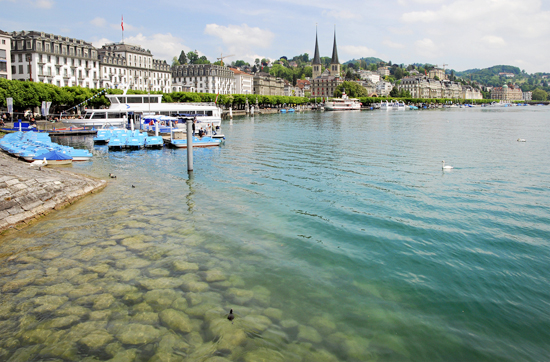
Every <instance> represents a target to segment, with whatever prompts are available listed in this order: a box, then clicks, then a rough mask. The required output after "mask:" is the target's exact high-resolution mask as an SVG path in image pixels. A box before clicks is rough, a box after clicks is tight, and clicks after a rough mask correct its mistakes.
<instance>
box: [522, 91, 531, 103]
mask: <svg viewBox="0 0 550 362" xmlns="http://www.w3.org/2000/svg"><path fill="white" fill-rule="evenodd" d="M523 100H524V101H531V100H533V92H523Z"/></svg>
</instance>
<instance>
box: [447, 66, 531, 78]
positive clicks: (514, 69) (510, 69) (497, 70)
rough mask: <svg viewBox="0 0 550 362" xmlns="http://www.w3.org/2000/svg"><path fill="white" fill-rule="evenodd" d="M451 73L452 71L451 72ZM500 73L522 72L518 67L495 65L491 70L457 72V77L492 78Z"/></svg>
mask: <svg viewBox="0 0 550 362" xmlns="http://www.w3.org/2000/svg"><path fill="white" fill-rule="evenodd" d="M449 72H450V71H449ZM499 73H513V74H521V70H520V69H519V68H518V67H514V66H512V65H495V66H492V67H490V68H484V69H477V68H476V69H468V70H465V71H463V72H456V71H455V75H456V76H457V77H464V76H468V77H469V76H470V74H472V75H474V74H475V75H478V76H480V77H484V76H487V77H492V76H494V75H497V76H498V74H499Z"/></svg>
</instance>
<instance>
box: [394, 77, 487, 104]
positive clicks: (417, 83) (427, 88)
mask: <svg viewBox="0 0 550 362" xmlns="http://www.w3.org/2000/svg"><path fill="white" fill-rule="evenodd" d="M401 90H406V91H409V93H410V94H411V97H412V98H448V99H483V96H482V94H481V92H480V91H479V89H477V88H474V87H472V86H463V85H461V84H460V83H457V82H452V81H450V80H436V79H433V78H429V77H426V76H421V77H405V78H403V79H401V84H399V91H401Z"/></svg>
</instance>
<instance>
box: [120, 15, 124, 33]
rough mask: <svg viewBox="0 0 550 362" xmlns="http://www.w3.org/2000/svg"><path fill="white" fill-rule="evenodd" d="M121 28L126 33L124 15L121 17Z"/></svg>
mask: <svg viewBox="0 0 550 362" xmlns="http://www.w3.org/2000/svg"><path fill="white" fill-rule="evenodd" d="M120 26H121V27H122V31H124V15H122V16H121V19H120Z"/></svg>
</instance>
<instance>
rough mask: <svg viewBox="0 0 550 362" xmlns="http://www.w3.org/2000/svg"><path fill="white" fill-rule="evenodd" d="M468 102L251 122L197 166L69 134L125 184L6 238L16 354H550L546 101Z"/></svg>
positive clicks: (237, 124)
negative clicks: (488, 107) (498, 105)
mask: <svg viewBox="0 0 550 362" xmlns="http://www.w3.org/2000/svg"><path fill="white" fill-rule="evenodd" d="M468 111H469V110H468ZM460 112H463V111H462V110H456V111H455V112H445V111H436V112H431V111H430V112H429V111H426V112H418V113H413V112H403V113H400V114H388V113H385V112H361V113H359V112H357V113H354V114H349V113H339V114H335V113H325V114H315V113H310V114H303V115H302V114H294V115H273V116H267V117H266V116H261V117H256V119H255V120H254V121H252V120H251V119H250V118H240V119H239V118H237V119H235V120H234V121H233V122H232V124H228V125H226V127H225V128H224V130H223V132H224V133H225V134H226V136H227V137H228V140H227V142H226V145H225V146H223V147H221V148H214V149H197V150H195V153H194V160H195V171H194V173H193V175H191V177H190V175H189V174H188V173H187V167H186V154H185V150H169V149H166V150H140V151H133V152H126V151H123V152H109V151H108V150H107V148H106V147H105V146H96V147H94V146H93V145H92V144H91V143H90V142H91V138H89V137H74V138H64V139H62V140H60V142H66V143H71V144H72V145H73V146H75V145H77V146H81V147H88V148H90V149H92V150H93V152H94V161H93V162H88V163H78V164H75V165H74V166H73V169H72V170H73V171H74V172H82V173H87V174H90V175H92V176H96V177H102V178H107V175H108V174H109V173H114V174H115V175H117V178H116V179H109V180H108V182H109V185H108V187H107V188H106V189H105V190H104V191H102V192H101V193H99V194H96V195H93V196H91V197H88V198H85V199H84V200H81V201H80V202H78V203H77V204H75V205H73V206H71V207H69V208H67V209H64V210H61V211H59V212H56V213H54V214H50V215H49V216H47V217H46V218H44V219H43V220H42V221H41V222H40V223H37V224H36V225H33V226H32V227H29V228H27V229H24V230H23V231H20V232H17V233H14V234H12V235H9V236H5V237H3V240H2V241H3V243H2V244H0V288H1V291H2V294H1V295H0V326H1V328H0V360H8V361H30V360H35V361H40V360H51V361H93V360H114V361H210V362H213V361H216V362H221V361H247V362H248V361H371V360H372V361H376V360H378V361H407V360H412V361H427V360H430V361H431V360H441V359H444V360H457V361H463V360H488V361H490V360H540V359H541V356H544V355H545V353H546V352H545V348H546V342H547V340H548V337H549V335H548V330H549V329H548V327H549V326H550V323H549V316H548V314H547V313H545V312H544V311H545V310H546V308H545V304H544V302H541V301H544V300H548V297H549V296H548V293H547V291H546V288H544V286H545V285H546V283H545V282H547V281H548V280H549V275H548V271H547V270H548V269H547V267H546V266H547V264H548V261H549V255H548V251H547V250H548V249H547V247H548V241H547V235H548V232H549V231H550V230H549V226H548V225H550V223H548V221H549V220H550V214H549V207H548V206H549V202H548V200H549V198H548V191H549V189H548V186H547V185H546V180H547V177H548V176H549V175H548V171H547V170H548V169H549V168H548V166H550V165H549V160H548V159H547V156H544V157H539V159H538V161H537V164H538V165H539V166H543V167H538V168H534V167H532V161H531V160H532V159H533V158H534V156H535V155H539V156H540V155H542V154H544V155H548V154H549V153H544V152H545V151H548V150H547V148H548V146H547V145H548V143H547V142H544V141H543V140H545V139H546V136H547V135H548V129H547V127H544V122H543V121H540V120H544V119H546V118H545V117H546V114H547V113H539V112H540V111H538V110H537V111H532V112H529V111H525V112H527V113H504V112H502V111H500V112H496V113H490V112H489V113H487V112H484V111H482V110H473V111H472V112H469V113H468V117H467V118H468V119H467V120H464V119H465V117H464V113H460ZM522 117H527V118H529V119H530V120H531V123H530V124H527V123H525V122H522V123H521V125H520V126H518V123H517V119H521V118H522ZM252 122H254V123H253V124H252ZM495 123H497V124H498V125H499V132H498V134H497V135H495V134H494V132H493V129H495V128H496V127H495ZM520 132H521V136H523V137H524V138H527V139H528V142H526V143H524V144H521V145H519V147H518V144H517V143H514V142H507V140H508V139H511V140H514V141H515V139H517V138H518V133H520ZM350 135H353V137H351V138H355V139H357V140H358V142H352V143H350V142H348V140H349V139H350ZM426 135H430V137H426ZM450 135H453V136H454V138H453V137H450ZM489 144H490V146H489ZM297 145H299V147H297ZM465 145H468V147H465ZM488 155H489V156H491V158H488V157H487V156H488ZM441 159H445V160H448V162H449V163H452V164H453V166H455V169H454V170H453V172H452V173H444V174H442V173H441ZM488 160H490V161H488ZM493 163H494V164H498V165H499V166H498V167H492V169H491V170H490V172H488V169H487V166H488V165H492V164H493ZM511 171H513V172H511ZM132 185H134V186H135V188H133V187H132ZM525 220H529V222H525ZM231 308H232V309H233V310H234V314H235V316H236V318H235V320H234V321H233V323H232V322H230V321H229V320H228V319H227V315H228V312H229V310H230V309H231ZM535 320H536V321H537V323H534V322H533V321H535ZM517 346H521V348H520V347H517ZM449 356H452V357H449Z"/></svg>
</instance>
